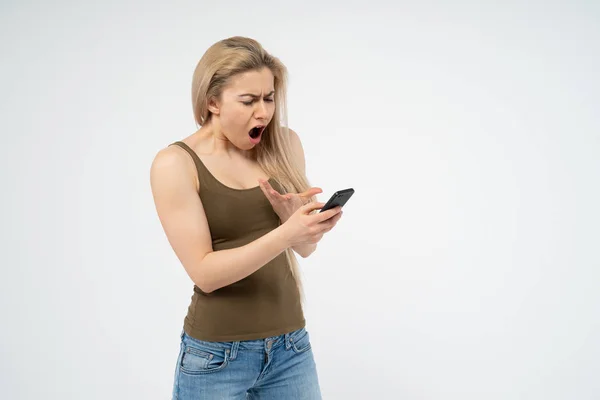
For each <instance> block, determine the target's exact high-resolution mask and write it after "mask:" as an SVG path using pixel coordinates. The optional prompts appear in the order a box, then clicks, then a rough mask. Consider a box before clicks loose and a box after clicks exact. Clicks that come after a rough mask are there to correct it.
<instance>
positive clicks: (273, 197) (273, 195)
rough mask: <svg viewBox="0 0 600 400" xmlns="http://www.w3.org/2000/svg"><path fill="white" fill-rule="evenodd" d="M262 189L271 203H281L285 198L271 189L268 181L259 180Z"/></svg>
mask: <svg viewBox="0 0 600 400" xmlns="http://www.w3.org/2000/svg"><path fill="white" fill-rule="evenodd" d="M258 182H259V184H260V188H261V189H262V191H263V193H264V194H265V196H267V198H268V199H269V200H270V201H271V202H276V201H281V200H282V199H283V198H284V197H283V196H282V195H281V194H279V192H277V191H276V190H275V189H273V188H272V187H271V185H270V184H269V182H268V181H265V180H262V179H259V180H258Z"/></svg>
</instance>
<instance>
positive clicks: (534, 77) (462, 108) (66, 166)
mask: <svg viewBox="0 0 600 400" xmlns="http://www.w3.org/2000/svg"><path fill="white" fill-rule="evenodd" d="M288 3H291V2H277V1H271V2H267V1H258V0H257V1H246V2H242V1H227V2H203V1H194V2H191V1H190V2H183V1H179V2H173V3H171V4H167V2H164V1H163V2H148V1H146V2H142V1H135V2H134V1H120V2H116V1H114V2H92V1H88V2H66V1H54V2H41V1H37V2H31V1H29V2H23V1H20V2H16V1H12V2H7V1H4V2H2V3H1V6H0V7H1V8H0V11H1V19H0V50H1V57H2V62H1V64H0V77H1V78H0V79H1V88H2V101H1V108H0V113H1V115H0V117H1V120H2V131H1V132H2V134H1V139H2V142H1V143H0V145H1V150H0V151H1V152H2V153H1V157H0V162H1V163H2V165H1V177H2V182H1V191H2V214H3V215H2V237H1V246H2V248H1V250H2V251H1V254H2V259H1V260H0V261H1V262H0V265H1V271H2V272H1V276H0V293H1V294H0V300H1V303H0V305H1V309H0V312H1V314H0V321H1V327H0V352H1V353H0V398H3V399H11V400H17V399H37V398H44V399H86V400H87V399H167V398H170V397H169V396H170V394H171V389H172V383H173V380H172V379H173V372H174V368H175V362H176V358H177V352H178V350H179V333H180V331H181V325H182V322H183V318H184V316H185V313H186V311H187V306H188V303H189V299H190V296H191V294H192V286H191V281H190V280H189V279H188V278H187V276H186V274H185V271H184V269H183V267H181V265H180V264H179V263H178V261H177V258H176V256H175V255H174V253H173V251H172V250H171V248H170V246H169V245H168V243H167V240H166V237H165V236H164V234H163V231H162V228H161V226H160V223H159V220H158V218H157V216H156V213H155V210H154V204H153V201H152V196H151V192H150V185H149V167H150V163H151V161H152V159H153V157H154V155H155V154H156V152H157V151H158V150H159V149H160V148H162V147H165V146H166V145H168V144H169V143H172V142H173V141H175V140H179V139H181V138H184V137H186V136H188V135H189V134H191V133H192V132H193V131H194V130H195V129H196V127H195V124H194V122H193V116H192V108H191V100H190V98H191V95H190V90H191V79H192V73H193V69H194V67H195V65H196V63H197V62H198V60H199V59H200V57H201V56H202V54H203V53H204V51H205V50H206V49H207V48H208V47H209V46H210V45H211V44H213V43H214V42H216V41H218V40H221V39H223V38H226V37H229V36H233V35H243V36H250V37H253V38H255V39H257V40H259V41H260V42H261V43H262V44H263V46H264V47H265V48H266V49H267V50H268V51H270V52H271V53H273V54H274V55H276V56H277V57H279V58H280V59H281V60H282V61H283V62H284V63H285V64H286V66H287V67H288V68H289V71H290V91H289V121H290V127H291V128H292V129H294V130H295V131H297V132H298V133H299V135H300V137H301V139H302V142H303V145H304V148H305V152H306V162H307V170H308V171H307V172H308V175H309V179H310V180H311V182H312V183H313V184H314V185H315V186H319V187H321V188H322V189H323V190H324V192H323V194H322V195H320V196H319V199H320V200H321V201H325V200H327V198H329V196H330V195H331V194H332V193H333V192H334V191H336V190H338V189H344V188H347V187H353V188H354V189H355V190H356V193H355V195H354V197H353V198H352V199H351V200H350V202H349V203H348V204H347V205H346V207H345V213H344V217H343V218H342V220H341V221H340V222H339V224H338V225H337V227H336V229H334V230H333V231H331V232H330V233H329V234H327V235H326V236H325V237H324V238H323V240H322V241H321V243H320V245H319V248H318V250H317V252H316V253H314V254H313V255H312V256H311V257H309V258H308V259H301V258H299V260H300V262H301V266H302V271H303V274H304V277H305V285H306V293H307V300H308V301H307V304H306V309H305V313H306V317H307V320H308V325H307V329H308V330H309V332H310V333H311V338H312V341H313V350H314V353H315V358H316V361H317V365H318V369H319V374H320V375H319V376H320V381H321V387H322V391H323V397H324V398H325V399H426V400H434V399H435V400H438V399H439V400H442V399H443V400H446V399H457V400H458V399H460V400H466V399H473V400H476V399H477V400H479V399H486V400H494V399H509V400H512V399H515V400H516V399H527V400H533V399H540V400H542V399H543V400H553V399H569V400H571V399H577V400H586V399H598V398H600V380H598V372H599V370H600V361H599V359H600V340H599V337H600V292H599V290H598V286H599V282H600V273H599V272H598V267H599V266H600V255H599V253H598V243H599V239H600V234H599V229H598V226H599V223H600V212H599V211H598V205H599V204H600V190H599V188H598V182H599V181H600V161H599V158H600V117H599V114H600V113H599V110H598V108H599V106H600V95H599V93H600V92H599V90H600V83H599V81H600V79H599V77H598V71H599V70H600V48H599V47H600V45H599V41H600V28H599V26H600V6H599V3H597V2H593V1H587V2H585V1H578V2H573V1H570V2H568V1H562V2H560V1H556V2H541V1H538V2H527V5H525V4H520V3H523V2H512V1H511V2H499V1H498V2H491V1H488V2H476V1H472V2H456V1H452V2H450V1H448V2H438V3H432V2H418V4H419V5H416V4H417V2H413V1H411V2H400V3H398V2H395V5H393V4H394V3H392V2H391V1H381V0H380V1H369V2H368V4H367V3H362V2H354V1H350V2H348V1H346V2H344V3H342V2H341V1H340V2H333V1H332V2H323V1H320V2H312V1H309V2H306V1H305V2H303V3H302V5H300V3H298V2H297V3H296V4H295V5H290V4H288Z"/></svg>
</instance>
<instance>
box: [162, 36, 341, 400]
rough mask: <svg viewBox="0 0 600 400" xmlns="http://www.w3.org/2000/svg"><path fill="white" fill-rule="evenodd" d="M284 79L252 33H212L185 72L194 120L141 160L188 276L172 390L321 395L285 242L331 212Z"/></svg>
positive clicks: (311, 247)
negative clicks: (147, 165) (219, 36)
mask: <svg viewBox="0 0 600 400" xmlns="http://www.w3.org/2000/svg"><path fill="white" fill-rule="evenodd" d="M286 79H287V71H286V68H285V66H284V65H283V64H282V63H281V61H279V60H278V59H277V58H276V57H274V56H272V55H270V54H269V53H267V52H266V51H265V50H264V49H263V48H262V46H261V45H260V44H259V43H258V42H257V41H255V40H253V39H250V38H244V37H232V38H228V39H225V40H222V41H220V42H217V43H215V44H213V45H212V46H211V47H210V48H209V49H208V50H207V51H206V53H205V54H204V55H203V56H202V58H201V59H200V61H199V62H198V65H197V66H196V70H195V72H194V76H193V82H192V106H193V111H194V117H195V120H196V123H197V124H198V126H200V128H199V129H198V130H197V131H196V132H195V133H193V134H191V135H190V136H188V137H187V138H185V139H182V140H181V141H176V142H174V143H172V144H170V145H169V146H167V147H165V148H163V149H161V150H160V151H159V152H158V153H157V155H156V157H155V159H154V161H153V163H152V166H151V171H150V178H151V186H152V194H153V197H154V202H155V205H156V210H157V213H158V216H159V219H160V222H161V224H162V227H163V229H164V231H165V234H166V236H167V239H168V241H169V243H170V245H171V246H172V248H173V250H174V252H175V253H176V255H177V257H178V258H179V260H180V261H181V263H182V265H183V267H184V269H185V271H186V272H187V274H188V275H189V277H190V279H191V280H192V282H193V283H194V287H193V295H192V297H191V302H190V305H189V307H188V310H187V315H186V317H185V319H184V321H183V329H182V332H181V346H180V352H179V356H178V358H177V364H176V368H175V379H174V380H175V381H174V385H173V398H174V399H180V400H185V399H276V400H288V399H311V400H312V399H320V398H321V394H320V388H319V381H318V377H317V369H316V364H315V361H314V358H313V354H312V351H311V344H310V339H309V334H308V332H307V330H306V329H305V319H304V315H303V311H302V300H303V290H302V285H301V280H300V276H299V273H298V264H297V261H296V258H295V255H294V252H295V253H297V254H300V255H301V256H302V257H308V256H309V255H310V254H311V253H313V252H314V251H315V249H316V246H317V243H318V242H319V240H321V238H322V237H323V235H324V234H325V233H326V232H328V231H330V230H331V229H332V228H333V227H334V226H335V225H336V223H337V222H338V221H339V219H340V217H341V216H342V212H341V209H340V207H337V208H334V209H331V210H328V211H324V212H322V213H320V212H316V211H317V210H318V209H320V208H322V207H323V206H324V205H325V204H324V203H321V202H317V201H316V198H315V196H316V194H318V193H321V189H319V188H317V187H311V186H310V185H309V182H308V180H307V178H306V174H305V159H304V153H303V148H302V144H301V142H300V139H299V137H298V135H297V134H296V133H295V132H294V131H292V130H291V129H289V128H287V121H286V101H285V96H286Z"/></svg>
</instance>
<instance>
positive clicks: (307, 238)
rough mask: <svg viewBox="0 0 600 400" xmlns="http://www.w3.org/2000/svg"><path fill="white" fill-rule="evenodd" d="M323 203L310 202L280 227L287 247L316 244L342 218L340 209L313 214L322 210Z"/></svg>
mask: <svg viewBox="0 0 600 400" xmlns="http://www.w3.org/2000/svg"><path fill="white" fill-rule="evenodd" d="M324 205H325V203H322V202H310V203H308V204H305V205H303V206H302V207H300V208H299V209H298V210H296V212H294V214H292V215H291V216H290V218H289V219H288V220H287V221H285V223H284V224H283V225H282V226H281V228H282V230H283V234H284V237H285V239H286V241H287V242H288V244H289V247H293V246H297V245H302V244H314V243H317V242H318V241H319V240H321V238H322V237H323V235H324V234H325V233H326V232H329V231H330V230H331V229H333V227H334V226H335V225H336V224H337V222H338V221H339V219H340V218H341V217H342V214H343V213H342V207H340V206H338V207H335V208H332V209H330V210H327V211H323V212H318V213H313V214H311V212H313V211H315V210H320V209H321V208H323V206H324Z"/></svg>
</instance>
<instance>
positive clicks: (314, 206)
mask: <svg viewBox="0 0 600 400" xmlns="http://www.w3.org/2000/svg"><path fill="white" fill-rule="evenodd" d="M324 205H325V203H322V202H320V201H311V202H310V203H307V204H305V205H303V206H302V207H301V208H300V209H301V210H302V213H303V214H308V213H310V212H312V211H314V210H318V209H320V208H323V206H324Z"/></svg>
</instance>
